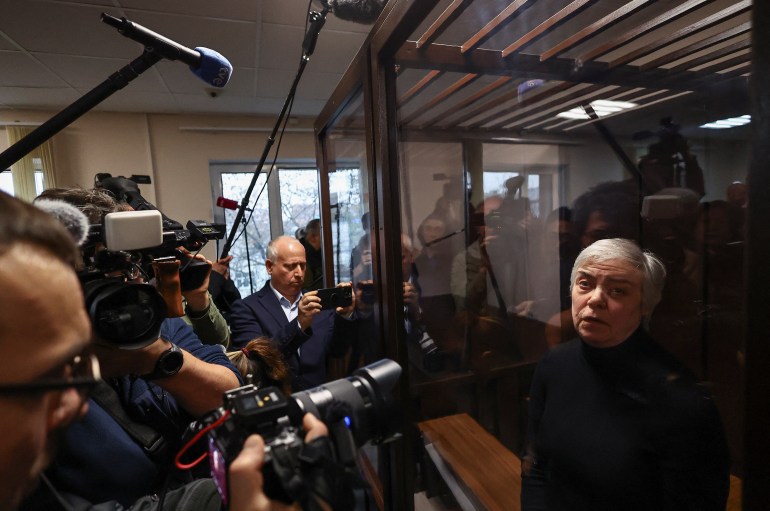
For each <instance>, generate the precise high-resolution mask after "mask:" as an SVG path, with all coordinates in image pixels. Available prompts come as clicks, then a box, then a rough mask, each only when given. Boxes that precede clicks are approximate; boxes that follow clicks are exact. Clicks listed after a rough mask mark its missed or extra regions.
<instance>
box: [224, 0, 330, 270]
mask: <svg viewBox="0 0 770 511" xmlns="http://www.w3.org/2000/svg"><path fill="white" fill-rule="evenodd" d="M328 12H329V9H328V7H326V6H325V5H324V8H323V10H322V11H321V12H316V11H313V12H311V13H310V24H309V27H308V32H307V34H306V35H305V39H304V41H303V42H302V50H303V51H302V58H301V59H300V63H299V68H298V69H297V74H296V76H295V77H294V82H293V83H292V84H291V88H290V89H289V94H288V95H287V96H286V101H284V103H283V107H282V108H281V112H280V113H279V114H278V118H277V119H276V120H275V125H274V126H273V130H272V131H271V132H270V136H268V137H267V142H266V143H265V148H264V150H263V151H262V155H261V156H260V158H259V162H258V163H257V168H256V169H254V175H253V176H252V178H251V183H249V187H248V189H247V190H246V195H244V196H243V199H242V200H241V205H240V207H239V208H238V212H237V213H236V214H235V219H234V220H233V226H232V228H231V229H230V234H228V236H227V241H225V245H224V247H222V253H221V254H220V255H219V257H220V258H224V257H227V255H228V254H229V253H230V249H231V248H232V246H233V241H234V240H235V235H236V233H237V232H238V228H239V226H240V225H241V222H242V221H243V217H244V215H245V213H246V209H248V206H249V200H250V199H251V194H252V192H253V191H254V187H255V186H256V184H257V179H259V175H260V174H261V173H262V168H263V167H264V166H265V161H267V157H268V155H269V154H270V150H271V149H272V147H273V144H274V143H275V137H276V135H277V134H278V130H279V129H280V128H281V124H282V123H283V119H284V117H286V112H287V111H288V110H289V105H291V103H292V101H293V100H294V96H295V95H296V92H297V86H298V85H299V81H300V79H301V78H302V73H304V71H305V67H306V66H307V63H308V62H309V61H310V56H311V55H312V54H313V51H314V50H315V43H316V40H317V39H318V33H319V32H320V31H321V28H323V26H324V23H325V22H326V15H327V14H328ZM245 229H246V226H245V223H244V230H245Z"/></svg>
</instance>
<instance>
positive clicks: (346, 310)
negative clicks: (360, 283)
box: [334, 282, 356, 319]
mask: <svg viewBox="0 0 770 511" xmlns="http://www.w3.org/2000/svg"><path fill="white" fill-rule="evenodd" d="M337 287H353V283H352V282H340V283H339V284H337ZM351 295H352V300H351V302H350V305H348V306H347V307H337V308H336V309H334V312H336V313H337V314H339V315H340V316H342V317H344V318H347V319H350V318H351V316H353V311H354V310H356V293H351Z"/></svg>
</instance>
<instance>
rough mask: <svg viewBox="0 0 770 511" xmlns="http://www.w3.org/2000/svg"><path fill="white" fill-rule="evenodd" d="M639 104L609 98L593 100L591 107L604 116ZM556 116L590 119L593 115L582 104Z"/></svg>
mask: <svg viewBox="0 0 770 511" xmlns="http://www.w3.org/2000/svg"><path fill="white" fill-rule="evenodd" d="M635 106H637V104H636V103H629V102H628V101H610V100H608V99H597V100H596V101H591V108H593V110H594V112H596V115H597V116H599V117H604V116H605V115H610V114H614V113H617V112H620V111H623V110H628V109H629V108H634V107H635ZM556 117H561V118H563V119H590V118H591V117H590V116H589V115H588V114H587V113H586V111H585V110H584V109H583V107H582V106H579V107H576V108H573V109H571V110H567V111H566V112H561V113H558V114H556Z"/></svg>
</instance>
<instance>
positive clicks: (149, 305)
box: [83, 279, 166, 349]
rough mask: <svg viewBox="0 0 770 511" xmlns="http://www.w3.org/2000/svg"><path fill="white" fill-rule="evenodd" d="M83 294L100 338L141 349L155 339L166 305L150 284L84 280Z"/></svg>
mask: <svg viewBox="0 0 770 511" xmlns="http://www.w3.org/2000/svg"><path fill="white" fill-rule="evenodd" d="M83 294H84V295H85V302H86V309H87V310H88V314H89V316H90V317H91V324H92V325H93V327H94V331H95V332H96V334H97V335H98V336H99V338H100V339H102V340H104V341H106V342H109V343H110V344H115V345H117V346H120V347H121V348H126V349H139V348H143V347H145V346H147V345H149V344H152V343H153V342H155V341H156V340H158V337H159V336H160V325H161V323H162V322H163V319H164V318H165V317H166V304H165V302H164V301H163V298H162V297H161V296H160V294H159V293H158V291H157V290H156V289H155V288H154V287H152V286H151V285H149V284H134V283H127V282H124V281H123V280H122V279H99V280H93V281H90V282H86V283H85V284H84V285H83Z"/></svg>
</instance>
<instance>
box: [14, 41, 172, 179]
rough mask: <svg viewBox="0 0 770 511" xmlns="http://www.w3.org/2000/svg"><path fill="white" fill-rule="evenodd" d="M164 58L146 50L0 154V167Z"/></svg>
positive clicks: (15, 158)
mask: <svg viewBox="0 0 770 511" xmlns="http://www.w3.org/2000/svg"><path fill="white" fill-rule="evenodd" d="M162 58H163V56H162V55H160V54H158V53H153V52H148V51H144V52H143V53H142V54H141V55H140V56H139V57H137V58H136V59H134V60H132V61H131V62H130V63H129V64H127V65H125V66H123V67H122V68H120V69H119V70H118V71H116V72H115V73H113V74H112V75H110V77H109V78H107V79H106V80H105V81H103V82H102V83H100V84H99V85H97V86H96V87H94V88H93V89H91V90H90V91H88V92H87V93H85V94H84V95H83V96H81V97H80V98H79V99H78V100H76V101H75V102H74V103H72V104H71V105H69V106H68V107H66V108H65V109H64V110H62V111H61V112H59V113H58V114H56V115H54V116H53V117H51V118H50V119H48V120H47V121H46V122H44V123H43V124H41V125H40V126H38V127H37V128H35V129H34V130H33V131H31V132H30V133H29V134H27V135H26V136H25V137H24V138H22V139H21V140H19V141H18V142H16V143H15V144H13V145H12V146H11V147H9V148H8V149H6V150H5V151H3V152H2V153H0V169H7V168H9V167H10V166H11V165H13V164H14V163H16V162H17V161H19V160H20V159H22V158H24V156H26V155H27V154H29V152H30V151H32V150H33V149H34V148H36V147H37V146H39V145H40V144H42V143H43V142H45V141H46V140H48V139H49V138H51V137H52V136H54V135H56V134H57V133H59V132H60V131H61V130H63V129H64V128H66V127H67V126H69V125H70V124H72V122H74V121H75V120H76V119H77V118H78V117H80V116H82V115H83V114H85V113H86V112H88V111H89V110H91V109H92V108H93V107H95V106H96V105H98V104H99V103H101V102H102V101H104V100H105V99H107V98H108V97H110V96H111V95H112V94H114V93H115V92H117V91H119V90H120V89H122V88H123V87H125V86H126V85H128V84H129V82H131V81H132V80H133V79H135V78H136V77H138V76H139V75H140V74H142V73H144V72H145V71H147V70H148V69H150V68H151V67H152V66H154V65H155V64H157V63H158V62H159V61H160V60H161V59H162Z"/></svg>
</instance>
